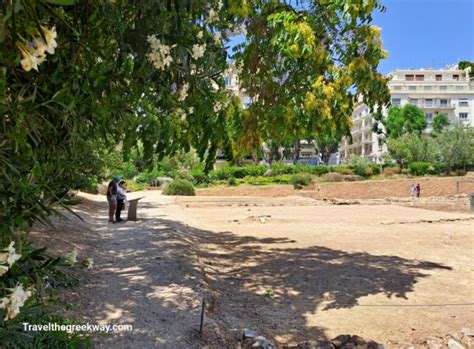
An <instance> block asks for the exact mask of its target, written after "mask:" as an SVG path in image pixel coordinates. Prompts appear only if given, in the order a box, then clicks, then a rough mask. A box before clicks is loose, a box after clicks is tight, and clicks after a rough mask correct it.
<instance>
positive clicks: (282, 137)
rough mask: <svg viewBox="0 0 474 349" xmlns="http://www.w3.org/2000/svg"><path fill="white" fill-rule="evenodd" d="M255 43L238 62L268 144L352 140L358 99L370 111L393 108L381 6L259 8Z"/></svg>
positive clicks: (324, 0)
mask: <svg viewBox="0 0 474 349" xmlns="http://www.w3.org/2000/svg"><path fill="white" fill-rule="evenodd" d="M251 7H252V11H251V12H252V13H253V16H251V17H250V18H249V22H248V26H247V41H246V43H245V44H243V45H242V46H241V47H240V50H239V51H238V52H237V54H236V58H237V64H238V65H240V66H241V68H242V74H241V82H242V85H243V87H244V88H245V90H246V92H247V93H248V94H249V95H250V96H251V97H252V100H254V101H255V102H254V103H253V104H252V105H251V106H250V108H249V112H250V113H251V114H252V115H254V117H255V119H256V121H257V128H258V132H259V134H260V135H261V138H262V140H263V141H265V142H267V143H270V142H273V143H277V144H283V143H285V141H286V142H287V140H289V139H291V140H293V142H295V141H297V140H299V139H308V138H310V139H311V138H312V139H314V138H318V137H320V136H323V133H322V132H323V130H327V129H333V130H335V131H336V132H341V133H342V132H345V133H346V134H347V130H348V129H350V123H351V120H350V115H351V112H352V107H353V103H354V100H355V96H356V95H358V94H360V95H362V96H363V99H364V102H365V103H367V104H368V105H370V106H374V105H376V104H377V105H380V106H381V105H384V104H386V103H387V101H388V96H389V93H388V90H387V86H386V79H385V78H384V77H383V76H382V75H381V74H379V73H377V66H378V64H379V62H380V60H381V59H384V58H385V57H386V56H387V53H386V52H385V51H384V50H383V48H382V42H381V39H380V29H379V28H377V27H375V26H372V25H371V24H370V23H371V20H372V12H373V11H375V10H382V11H383V10H384V8H383V7H382V6H381V5H380V4H379V2H378V1H373V0H370V1H365V0H355V1H347V0H342V1H330V0H317V1H302V2H294V3H291V2H284V1H262V0H260V1H254V2H252V6H251Z"/></svg>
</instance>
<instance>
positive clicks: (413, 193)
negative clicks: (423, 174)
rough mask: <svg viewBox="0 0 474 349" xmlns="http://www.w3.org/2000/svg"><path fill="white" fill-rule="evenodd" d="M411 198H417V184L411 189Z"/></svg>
mask: <svg viewBox="0 0 474 349" xmlns="http://www.w3.org/2000/svg"><path fill="white" fill-rule="evenodd" d="M410 196H411V197H413V198H414V197H415V196H416V184H413V185H412V186H411V188H410Z"/></svg>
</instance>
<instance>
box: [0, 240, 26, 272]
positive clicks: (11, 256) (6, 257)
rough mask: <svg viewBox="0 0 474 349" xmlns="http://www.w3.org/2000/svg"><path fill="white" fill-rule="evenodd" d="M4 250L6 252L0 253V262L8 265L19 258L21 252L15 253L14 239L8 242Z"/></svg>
mask: <svg viewBox="0 0 474 349" xmlns="http://www.w3.org/2000/svg"><path fill="white" fill-rule="evenodd" d="M4 251H7V252H6V253H0V264H4V263H8V265H9V266H10V267H11V266H12V265H13V264H14V263H15V262H16V261H17V260H19V259H20V258H21V254H18V253H16V250H15V241H12V242H10V244H9V245H8V246H7V248H5V250H4Z"/></svg>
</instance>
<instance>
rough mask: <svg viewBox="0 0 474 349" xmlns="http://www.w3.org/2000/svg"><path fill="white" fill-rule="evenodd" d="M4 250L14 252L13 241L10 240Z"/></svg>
mask: <svg viewBox="0 0 474 349" xmlns="http://www.w3.org/2000/svg"><path fill="white" fill-rule="evenodd" d="M4 251H7V252H8V254H12V253H16V250H15V241H11V242H10V244H9V245H8V246H7V248H5V250H4Z"/></svg>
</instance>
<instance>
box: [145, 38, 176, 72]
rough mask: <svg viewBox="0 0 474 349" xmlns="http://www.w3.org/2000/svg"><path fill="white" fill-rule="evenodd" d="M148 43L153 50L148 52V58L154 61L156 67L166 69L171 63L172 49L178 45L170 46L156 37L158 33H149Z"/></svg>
mask: <svg viewBox="0 0 474 349" xmlns="http://www.w3.org/2000/svg"><path fill="white" fill-rule="evenodd" d="M147 41H148V43H149V44H150V47H151V52H150V53H148V55H147V57H148V60H149V61H150V62H151V63H153V66H154V67H155V68H156V69H160V70H164V69H165V68H166V67H169V66H170V65H171V62H173V57H172V56H171V49H172V48H174V47H176V45H172V46H168V45H165V44H163V43H161V41H160V40H159V39H158V38H157V37H156V35H149V36H148V38H147Z"/></svg>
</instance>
